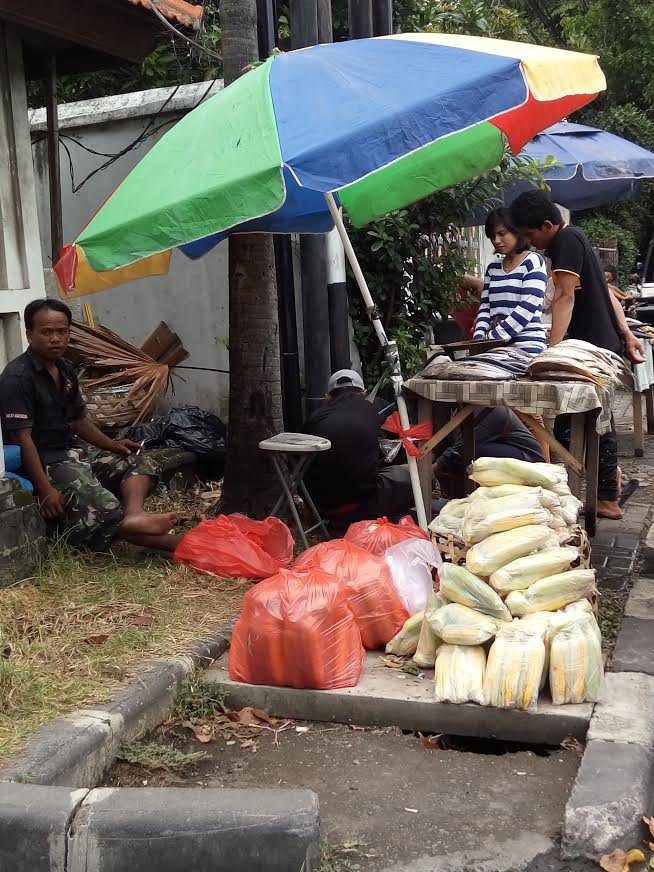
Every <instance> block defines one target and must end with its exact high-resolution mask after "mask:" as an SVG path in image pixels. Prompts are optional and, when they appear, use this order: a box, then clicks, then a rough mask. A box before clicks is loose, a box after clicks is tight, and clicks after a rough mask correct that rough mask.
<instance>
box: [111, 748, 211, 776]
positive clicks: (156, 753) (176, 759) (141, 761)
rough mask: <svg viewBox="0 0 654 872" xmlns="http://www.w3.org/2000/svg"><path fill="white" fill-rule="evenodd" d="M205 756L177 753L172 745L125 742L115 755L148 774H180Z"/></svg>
mask: <svg viewBox="0 0 654 872" xmlns="http://www.w3.org/2000/svg"><path fill="white" fill-rule="evenodd" d="M206 756H207V755H206V754H205V752H204V751H188V752H184V751H179V750H178V749H177V748H175V747H174V746H173V745H159V744H157V743H156V742H125V743H123V744H122V745H121V746H120V747H119V749H118V751H117V753H116V757H117V758H118V760H124V761H125V762H126V763H132V764H135V765H138V766H142V767H143V768H144V769H147V770H148V771H150V772H153V771H155V770H157V769H163V770H165V771H167V772H182V771H183V770H184V769H188V768H189V767H190V766H193V765H194V764H195V763H198V762H199V761H200V760H203V759H204V758H205V757H206Z"/></svg>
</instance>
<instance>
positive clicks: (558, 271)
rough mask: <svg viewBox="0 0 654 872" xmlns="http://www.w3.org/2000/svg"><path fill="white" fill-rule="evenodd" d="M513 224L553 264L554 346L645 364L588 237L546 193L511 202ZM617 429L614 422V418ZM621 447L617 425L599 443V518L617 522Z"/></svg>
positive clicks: (552, 333) (618, 514) (552, 331)
mask: <svg viewBox="0 0 654 872" xmlns="http://www.w3.org/2000/svg"><path fill="white" fill-rule="evenodd" d="M511 212H512V214H513V220H514V222H515V224H516V226H517V227H518V229H519V230H520V232H521V233H522V234H523V235H524V236H525V237H526V238H527V239H528V240H529V242H530V243H531V244H532V245H533V246H534V248H537V249H539V250H541V251H544V252H545V254H546V255H547V257H549V258H550V260H551V262H552V278H553V280H554V297H553V299H552V329H551V333H550V345H557V344H558V343H559V342H561V340H562V339H564V338H565V337H566V335H567V336H568V337H569V338H571V339H583V340H585V341H586V342H590V343H592V344H593V345H597V346H598V347H600V348H608V349H609V350H610V351H613V352H615V353H616V354H620V355H622V354H626V356H627V357H628V358H629V360H631V361H632V362H633V363H642V362H643V361H644V360H645V357H644V355H643V349H642V347H641V344H640V342H639V341H638V339H636V337H635V336H634V335H633V333H632V332H631V331H630V329H629V325H628V324H627V321H626V318H625V315H624V312H623V311H622V307H621V306H620V304H619V302H618V301H617V300H616V299H615V298H614V297H613V296H612V295H611V294H610V293H609V289H608V285H607V283H606V278H605V276H604V271H603V269H602V265H601V264H600V261H599V258H598V257H597V255H596V253H595V252H594V251H593V247H592V245H591V243H590V240H589V239H588V237H587V236H586V234H585V233H584V232H583V231H582V230H580V229H579V228H578V227H571V226H569V225H567V224H565V223H564V221H563V218H562V216H561V213H560V211H559V209H558V207H557V206H556V205H555V204H554V203H553V202H552V201H551V199H550V197H549V196H548V195H547V194H546V193H545V192H544V191H537V190H533V191H526V192H525V193H524V194H520V196H519V197H517V199H516V200H514V201H513V203H512V204H511ZM612 425H613V420H612ZM618 474H619V473H618V446H617V440H616V436H615V427H614V426H612V430H611V432H610V433H606V434H604V436H602V437H601V439H600V470H599V482H598V501H597V514H598V515H599V516H600V517H601V518H611V519H613V520H619V519H620V518H621V517H622V512H621V511H620V507H619V505H618V501H617V499H618V490H619V485H618Z"/></svg>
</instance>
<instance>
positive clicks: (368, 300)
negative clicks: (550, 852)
mask: <svg viewBox="0 0 654 872" xmlns="http://www.w3.org/2000/svg"><path fill="white" fill-rule="evenodd" d="M325 200H326V201H327V206H328V208H329V211H330V213H331V216H332V218H333V219H334V225H335V227H336V230H337V231H338V235H339V236H340V237H341V241H342V243H343V248H344V249H345V256H346V257H347V259H348V261H349V263H350V266H351V268H352V272H353V273H354V278H355V279H356V282H357V285H358V286H359V290H360V291H361V296H362V297H363V301H364V303H365V304H366V311H367V312H368V317H369V318H370V320H371V321H372V326H373V327H374V329H375V333H376V334H377V338H378V339H379V344H380V345H381V347H382V349H383V351H384V356H385V357H386V360H387V362H388V366H389V369H390V371H391V380H392V382H393V390H394V392H395V400H396V402H397V411H398V413H399V416H400V423H401V424H402V429H404V430H408V429H409V427H410V426H411V422H410V421H409V413H408V411H407V407H406V400H405V398H404V394H403V393H402V383H403V378H402V367H401V364H400V356H399V354H398V351H397V344H396V343H395V342H390V341H389V339H388V336H387V335H386V331H385V330H384V325H383V324H382V321H381V317H380V315H379V312H378V310H377V306H376V305H375V302H374V300H373V298H372V296H371V294H370V289H369V288H368V283H367V282H366V278H365V276H364V274H363V270H362V269H361V265H360V263H359V261H358V259H357V256H356V253H355V251H354V248H353V247H352V243H351V242H350V237H349V236H348V235H347V230H346V229H345V224H344V223H343V216H342V215H341V211H340V209H339V208H338V206H337V205H336V201H335V200H334V195H333V194H329V193H328V194H325ZM406 459H407V463H408V465H409V475H410V476H411V488H412V490H413V497H414V500H415V505H416V514H417V516H418V525H419V526H420V527H421V528H422V529H423V530H426V529H427V516H426V514H425V503H424V500H423V497H422V487H421V486H420V476H419V475H418V463H417V461H416V458H415V457H411V456H410V455H409V454H408V453H407V458H406Z"/></svg>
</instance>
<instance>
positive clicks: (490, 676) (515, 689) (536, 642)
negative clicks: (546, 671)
mask: <svg viewBox="0 0 654 872" xmlns="http://www.w3.org/2000/svg"><path fill="white" fill-rule="evenodd" d="M543 632H544V631H543V630H542V628H541V626H540V625H539V624H537V623H534V624H532V625H525V624H524V623H523V622H522V621H513V623H511V624H504V625H503V626H502V627H501V629H500V630H499V631H498V633H497V636H496V637H495V641H494V642H493V644H492V646H491V649H490V652H489V654H488V662H487V664H486V675H485V678H484V703H485V705H492V706H496V707H497V708H509V709H512V708H516V709H524V710H525V711H536V710H537V709H538V691H539V689H540V681H541V677H542V674H543V665H544V663H545V643H544V641H543Z"/></svg>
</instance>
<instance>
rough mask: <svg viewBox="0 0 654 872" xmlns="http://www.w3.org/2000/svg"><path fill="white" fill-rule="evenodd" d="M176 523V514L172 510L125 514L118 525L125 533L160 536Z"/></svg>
mask: <svg viewBox="0 0 654 872" xmlns="http://www.w3.org/2000/svg"><path fill="white" fill-rule="evenodd" d="M176 523H177V515H176V514H175V513H174V512H162V513H160V514H159V513H156V512H140V513H138V514H134V515H126V516H125V518H124V519H123V523H122V524H121V526H120V529H121V533H125V534H126V535H129V536H132V535H139V536H141V535H146V536H161V535H163V534H164V533H168V532H169V531H170V528H171V527H174V526H175V524H176Z"/></svg>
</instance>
